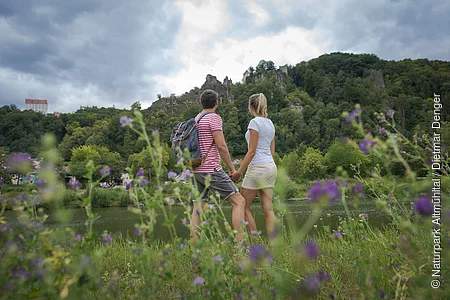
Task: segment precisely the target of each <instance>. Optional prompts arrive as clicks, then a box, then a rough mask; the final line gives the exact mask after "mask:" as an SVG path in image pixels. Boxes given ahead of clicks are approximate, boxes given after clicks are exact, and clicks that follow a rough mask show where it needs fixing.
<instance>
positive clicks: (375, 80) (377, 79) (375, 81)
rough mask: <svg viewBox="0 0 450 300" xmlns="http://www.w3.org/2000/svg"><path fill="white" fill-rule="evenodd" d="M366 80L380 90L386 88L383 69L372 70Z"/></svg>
mask: <svg viewBox="0 0 450 300" xmlns="http://www.w3.org/2000/svg"><path fill="white" fill-rule="evenodd" d="M366 80H367V81H369V82H370V83H371V84H372V85H374V86H375V87H376V88H377V89H379V90H380V91H385V90H386V85H385V84H384V78H383V73H382V72H381V70H370V71H369V75H367V77H366Z"/></svg>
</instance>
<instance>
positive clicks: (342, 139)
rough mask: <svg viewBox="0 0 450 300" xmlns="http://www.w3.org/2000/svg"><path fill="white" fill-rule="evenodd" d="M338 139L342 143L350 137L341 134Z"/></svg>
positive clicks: (346, 141)
mask: <svg viewBox="0 0 450 300" xmlns="http://www.w3.org/2000/svg"><path fill="white" fill-rule="evenodd" d="M339 140H340V141H341V143H344V144H345V143H348V142H349V141H350V139H349V138H348V137H346V136H341V137H340V138H339Z"/></svg>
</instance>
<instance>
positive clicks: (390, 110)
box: [386, 109, 394, 118]
mask: <svg viewBox="0 0 450 300" xmlns="http://www.w3.org/2000/svg"><path fill="white" fill-rule="evenodd" d="M393 115H394V111H393V110H392V109H389V110H388V111H387V112H386V117H388V118H390V117H392V116H393Z"/></svg>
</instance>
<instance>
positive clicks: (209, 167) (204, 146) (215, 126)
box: [194, 113, 222, 173]
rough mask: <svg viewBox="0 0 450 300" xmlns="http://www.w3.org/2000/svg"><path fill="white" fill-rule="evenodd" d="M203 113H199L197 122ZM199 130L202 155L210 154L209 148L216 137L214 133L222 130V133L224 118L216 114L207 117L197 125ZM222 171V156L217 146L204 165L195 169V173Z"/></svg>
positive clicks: (196, 118) (213, 148)
mask: <svg viewBox="0 0 450 300" xmlns="http://www.w3.org/2000/svg"><path fill="white" fill-rule="evenodd" d="M202 114H203V113H199V114H198V115H197V116H196V117H195V120H196V121H198V118H199V117H200V116H201V115H202ZM197 130H198V140H199V143H200V151H201V152H202V155H205V154H206V152H208V149H209V147H211V144H212V143H213V141H214V137H213V135H212V133H213V131H217V130H220V131H222V118H221V117H220V116H219V115H218V114H216V113H211V114H207V115H205V116H204V117H203V118H202V119H201V120H200V122H199V123H198V124H197ZM221 169H222V166H221V165H220V155H219V150H218V149H217V145H216V144H214V145H213V146H212V148H211V151H209V153H208V156H207V157H206V159H205V161H204V162H203V164H202V165H201V166H200V167H198V168H197V169H195V171H194V172H195V173H214V172H215V171H219V170H221Z"/></svg>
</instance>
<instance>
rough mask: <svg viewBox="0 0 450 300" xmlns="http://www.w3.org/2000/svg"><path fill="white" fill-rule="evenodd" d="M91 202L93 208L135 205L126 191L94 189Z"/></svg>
mask: <svg viewBox="0 0 450 300" xmlns="http://www.w3.org/2000/svg"><path fill="white" fill-rule="evenodd" d="M91 201H92V206H93V207H108V206H127V205H128V204H132V203H133V201H131V200H130V197H129V196H128V194H127V192H126V191H125V190H124V189H103V188H94V189H93V190H92V199H91Z"/></svg>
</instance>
